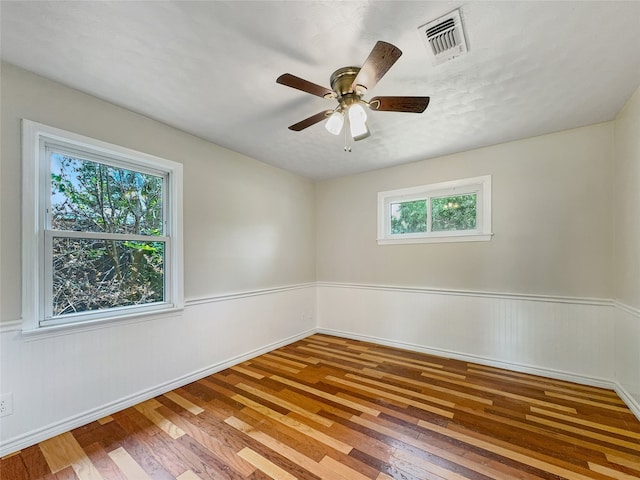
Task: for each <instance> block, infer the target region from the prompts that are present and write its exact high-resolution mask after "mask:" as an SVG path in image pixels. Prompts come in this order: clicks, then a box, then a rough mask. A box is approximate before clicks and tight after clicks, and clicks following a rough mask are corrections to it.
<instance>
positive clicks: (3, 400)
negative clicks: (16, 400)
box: [0, 393, 13, 417]
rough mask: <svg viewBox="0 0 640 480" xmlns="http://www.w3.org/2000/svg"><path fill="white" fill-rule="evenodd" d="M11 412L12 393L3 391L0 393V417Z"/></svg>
mask: <svg viewBox="0 0 640 480" xmlns="http://www.w3.org/2000/svg"><path fill="white" fill-rule="evenodd" d="M12 413H13V394H11V393H4V394H2V395H0V417H6V416H7V415H11V414H12Z"/></svg>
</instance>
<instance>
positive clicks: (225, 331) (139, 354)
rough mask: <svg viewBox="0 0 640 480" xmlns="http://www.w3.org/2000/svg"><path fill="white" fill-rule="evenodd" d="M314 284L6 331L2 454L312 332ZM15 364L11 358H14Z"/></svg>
mask: <svg viewBox="0 0 640 480" xmlns="http://www.w3.org/2000/svg"><path fill="white" fill-rule="evenodd" d="M315 311H316V286H315V284H305V285H296V286H290V287H283V288H276V289H268V290H260V291H256V292H243V293H238V294H233V295H223V296H217V297H212V298H204V299H192V300H187V305H186V307H185V309H184V311H183V312H181V313H179V314H176V315H173V316H164V317H160V318H153V319H147V320H144V321H137V322H131V323H126V324H117V325H105V326H102V327H100V328H93V329H89V330H86V331H82V332H74V333H68V334H61V335H55V336H48V337H44V338H35V339H28V340H26V339H25V338H24V337H23V336H22V335H21V333H20V324H19V322H11V323H10V324H9V325H8V327H5V328H3V329H2V331H1V332H0V349H2V358H3V360H4V361H3V362H2V363H3V364H2V366H1V368H2V375H1V376H0V377H1V380H0V391H1V392H2V393H7V392H12V393H13V414H12V415H10V416H6V417H3V418H2V419H0V422H1V424H0V432H1V435H2V437H1V438H0V456H3V455H6V454H8V453H11V452H14V451H17V450H19V449H21V448H25V447H27V446H29V445H33V444H35V443H37V442H40V441H42V440H44V439H46V438H49V437H52V436H54V435H57V434H59V433H62V432H65V431H67V430H70V429H72V428H75V427H78V426H80V425H84V424H86V423H88V422H91V421H94V420H97V419H99V418H101V417H103V416H105V415H108V414H111V413H114V412H116V411H118V410H121V409H123V408H126V407H129V406H131V405H135V404H136V403H138V402H140V401H143V400H146V399H149V398H152V397H154V396H156V395H159V394H162V393H164V392H167V391H169V390H171V389H173V388H177V387H179V386H181V385H185V384H187V383H189V382H192V381H194V380H197V379H198V378H202V377H204V376H207V375H210V374H212V373H214V372H217V371H220V370H223V369H224V368H227V367H229V366H232V365H234V364H237V363H240V362H242V361H244V360H246V359H248V358H252V357H254V356H257V355H259V354H261V353H264V352H267V351H269V350H272V349H274V348H277V347H279V346H282V345H285V344H287V343H291V342H293V341H295V340H298V339H300V338H304V337H306V336H308V335H310V334H311V333H313V332H314V331H315V324H316V322H315V318H314V315H315ZM7 360H8V361H7Z"/></svg>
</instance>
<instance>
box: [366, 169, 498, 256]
mask: <svg viewBox="0 0 640 480" xmlns="http://www.w3.org/2000/svg"><path fill="white" fill-rule="evenodd" d="M491 235H492V233H491V176H490V175H485V176H483V177H475V178H467V179H464V180H455V181H451V182H443V183H436V184H431V185H421V186H418V187H411V188H403V189H399V190H391V191H387V192H380V193H379V194H378V243H379V244H381V245H384V244H393V243H427V242H468V241H478V240H480V241H482V240H489V239H491Z"/></svg>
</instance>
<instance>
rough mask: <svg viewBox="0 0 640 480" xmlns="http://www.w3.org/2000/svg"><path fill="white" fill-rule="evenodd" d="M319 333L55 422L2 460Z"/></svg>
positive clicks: (5, 447) (4, 447) (7, 447)
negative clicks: (24, 449)
mask: <svg viewBox="0 0 640 480" xmlns="http://www.w3.org/2000/svg"><path fill="white" fill-rule="evenodd" d="M316 331H317V329H316V328H312V329H309V330H306V331H304V332H301V333H298V334H296V335H292V336H290V337H287V338H285V339H283V340H279V341H277V342H274V343H271V344H269V345H266V346H264V347H260V348H257V349H255V350H251V351H249V352H246V353H244V354H242V355H237V356H235V357H232V358H230V359H228V360H225V361H223V362H219V363H216V364H214V365H210V366H208V367H206V368H202V369H200V370H196V371H194V372H191V373H189V374H187V375H184V376H182V377H179V378H176V379H174V380H172V381H170V382H165V383H163V384H161V385H158V386H156V387H153V388H151V389H148V390H144V391H141V392H138V393H136V394H133V395H130V396H127V397H125V398H122V399H120V400H117V401H115V402H111V403H109V404H107V405H103V406H101V407H99V408H95V409H92V410H89V411H86V412H84V413H81V414H78V415H75V416H73V417H70V418H67V419H65V420H62V421H60V422H55V423H53V424H50V425H47V426H46V427H42V428H39V429H37V430H33V431H31V432H28V433H26V434H23V435H20V436H19V437H15V438H12V439H9V440H7V441H5V442H4V443H2V444H1V445H0V457H3V456H5V455H9V454H10V453H14V452H17V451H18V450H21V449H23V448H27V447H30V446H32V445H35V444H36V443H39V442H42V441H44V440H47V439H49V438H52V437H55V436H56V435H60V434H61V433H64V432H68V431H69V430H73V429H74V428H78V427H81V426H82V425H86V424H88V423H91V422H94V421H96V420H99V419H100V418H102V417H105V416H107V415H111V414H113V413H116V412H119V411H120V410H124V409H125V408H129V407H132V406H134V405H137V404H138V403H140V402H144V401H145V400H149V399H151V398H154V397H157V396H158V395H162V394H164V393H166V392H169V391H171V390H174V389H176V388H179V387H182V386H184V385H187V384H189V383H191V382H195V381H197V380H200V379H201V378H204V377H207V376H209V375H212V374H214V373H217V372H220V371H222V370H225V369H227V368H229V367H233V366H234V365H237V364H239V363H242V362H245V361H247V360H250V359H252V358H254V357H257V356H259V355H262V354H264V353H268V352H270V351H272V350H275V349H277V348H280V347H284V346H285V345H289V344H290V343H293V342H296V341H298V340H301V339H303V338H306V337H308V336H309V335H313V334H314V333H316Z"/></svg>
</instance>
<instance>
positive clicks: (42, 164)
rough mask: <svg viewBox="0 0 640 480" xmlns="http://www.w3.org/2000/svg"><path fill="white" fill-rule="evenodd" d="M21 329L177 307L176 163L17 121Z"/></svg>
mask: <svg viewBox="0 0 640 480" xmlns="http://www.w3.org/2000/svg"><path fill="white" fill-rule="evenodd" d="M23 156H24V158H23V169H24V185H23V186H24V188H23V191H24V197H23V209H24V211H23V216H24V218H23V224H24V227H23V237H24V242H23V249H24V251H23V267H24V268H23V275H24V278H23V297H24V298H23V316H24V321H25V330H35V329H38V328H41V327H51V326H56V325H66V324H78V323H85V322H95V321H104V320H106V319H114V318H123V317H129V316H133V315H141V314H148V313H152V312H160V311H166V310H173V309H176V308H181V307H182V273H181V270H180V269H181V265H182V260H181V258H182V247H181V228H182V227H181V223H180V217H181V215H180V210H181V203H182V199H181V195H182V193H181V192H182V188H181V182H182V167H181V165H180V164H177V163H175V162H171V161H169V160H165V159H161V158H158V157H153V156H150V155H146V154H143V153H140V152H135V151H132V150H129V149H125V148H122V147H118V146H116V145H111V144H107V143H104V142H99V141H97V140H93V139H90V138H86V137H82V136H80V135H75V134H72V133H70V132H65V131H62V130H59V129H55V128H53V127H49V126H46V125H40V124H37V123H34V122H30V121H28V120H24V121H23Z"/></svg>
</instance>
